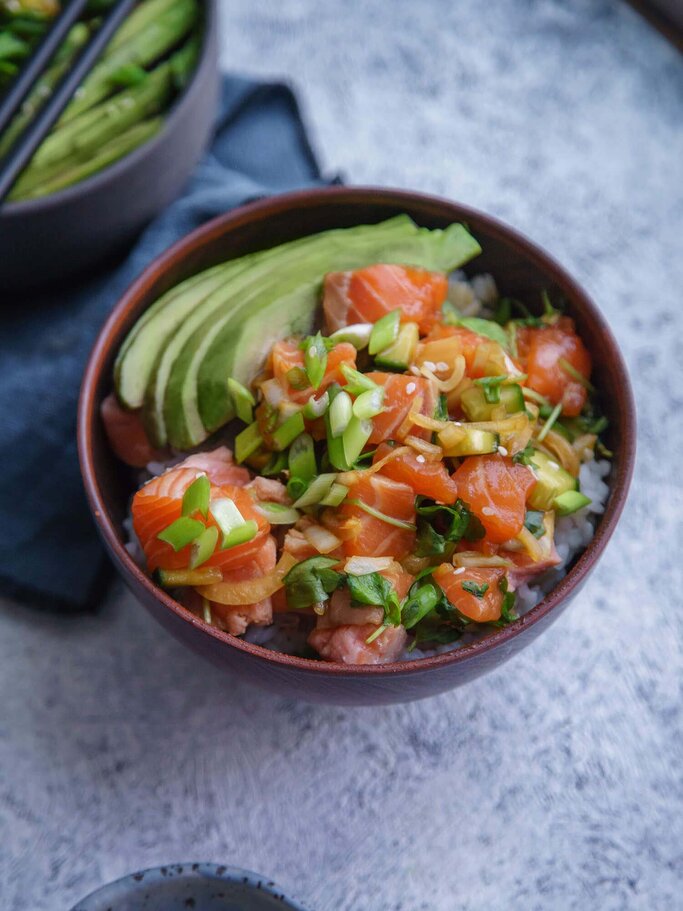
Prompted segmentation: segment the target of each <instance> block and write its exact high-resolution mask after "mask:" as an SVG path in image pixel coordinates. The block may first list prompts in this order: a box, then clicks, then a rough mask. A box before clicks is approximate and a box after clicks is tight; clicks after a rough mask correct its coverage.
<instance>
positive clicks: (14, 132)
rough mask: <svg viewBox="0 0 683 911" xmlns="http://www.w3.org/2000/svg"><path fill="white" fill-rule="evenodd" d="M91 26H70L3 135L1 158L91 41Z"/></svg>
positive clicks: (1, 137) (81, 23)
mask: <svg viewBox="0 0 683 911" xmlns="http://www.w3.org/2000/svg"><path fill="white" fill-rule="evenodd" d="M88 35H89V29H88V26H87V25H85V24H84V23H83V22H78V23H76V25H74V26H73V28H72V29H70V31H69V33H68V35H67V36H66V38H65V40H64V44H63V45H62V46H61V48H60V49H59V51H58V52H57V54H56V55H55V58H54V62H53V63H52V64H51V65H50V66H49V67H48V68H47V70H45V72H44V73H43V75H42V76H41V77H40V79H38V81H37V82H36V84H35V85H34V87H33V88H32V89H31V91H30V93H29V95H28V96H27V98H26V100H25V101H24V103H23V104H22V106H21V108H20V109H19V111H18V112H17V113H16V114H15V116H14V117H13V118H12V120H11V122H10V124H9V126H8V127H7V129H6V130H5V131H4V133H3V134H2V136H0V158H1V157H2V156H3V155H6V154H7V152H8V151H9V150H10V148H11V147H12V146H13V145H14V142H15V141H16V139H17V137H18V136H20V135H21V133H23V132H24V130H25V129H26V127H27V126H28V124H29V123H30V122H31V120H32V119H33V117H34V116H35V115H36V114H37V113H38V111H39V110H40V109H41V107H42V106H43V105H44V104H45V101H46V99H47V98H49V97H50V95H51V94H52V91H53V89H54V87H55V86H56V85H57V83H58V82H59V80H60V79H61V78H62V76H63V75H64V73H65V72H66V70H67V69H68V68H69V66H70V65H71V63H72V61H73V60H74V58H75V57H76V54H77V53H78V51H79V50H80V48H82V47H83V45H84V44H85V43H86V41H87V40H88Z"/></svg>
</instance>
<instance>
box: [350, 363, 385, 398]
mask: <svg viewBox="0 0 683 911" xmlns="http://www.w3.org/2000/svg"><path fill="white" fill-rule="evenodd" d="M341 372H342V373H343V374H344V379H345V380H346V386H344V390H345V391H346V392H349V393H350V394H351V395H361V393H363V392H368V391H372V390H373V389H379V388H380V387H379V386H378V385H377V383H375V382H374V381H373V380H371V379H370V378H369V377H367V376H366V375H365V374H364V373H361V372H360V370H355V369H354V368H353V367H350V366H349V365H348V364H342V365H341Z"/></svg>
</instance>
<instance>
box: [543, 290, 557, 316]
mask: <svg viewBox="0 0 683 911" xmlns="http://www.w3.org/2000/svg"><path fill="white" fill-rule="evenodd" d="M541 300H542V301H543V313H544V314H545V316H557V314H558V313H559V312H560V311H559V310H558V309H557V308H556V307H553V305H552V304H551V303H550V298H549V297H548V292H547V291H546V290H545V289H544V290H543V291H541Z"/></svg>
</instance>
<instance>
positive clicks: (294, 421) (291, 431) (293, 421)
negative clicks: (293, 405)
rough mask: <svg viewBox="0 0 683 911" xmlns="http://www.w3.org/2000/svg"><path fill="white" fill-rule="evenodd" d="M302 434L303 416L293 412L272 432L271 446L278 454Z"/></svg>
mask: <svg viewBox="0 0 683 911" xmlns="http://www.w3.org/2000/svg"><path fill="white" fill-rule="evenodd" d="M303 432H304V416H303V414H302V413H301V412H300V411H297V412H295V413H294V414H293V415H291V416H290V417H288V418H287V420H286V421H284V422H283V423H282V424H280V426H279V427H278V428H277V430H275V431H274V432H273V445H274V446H275V449H276V450H278V452H282V450H283V449H286V448H287V447H288V446H289V444H290V443H292V442H293V441H294V440H295V439H296V438H297V437H298V436H299V434H300V433H303Z"/></svg>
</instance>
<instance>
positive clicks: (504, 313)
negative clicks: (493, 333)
mask: <svg viewBox="0 0 683 911" xmlns="http://www.w3.org/2000/svg"><path fill="white" fill-rule="evenodd" d="M493 318H494V320H495V321H496V322H497V323H498V325H499V326H504V325H505V324H506V323H508V322H510V320H511V319H512V301H511V300H510V298H509V297H501V298H499V299H498V303H497V304H496V309H495V311H494V313H493Z"/></svg>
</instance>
